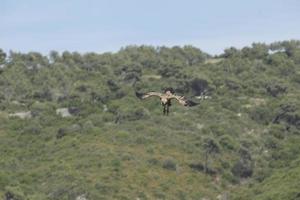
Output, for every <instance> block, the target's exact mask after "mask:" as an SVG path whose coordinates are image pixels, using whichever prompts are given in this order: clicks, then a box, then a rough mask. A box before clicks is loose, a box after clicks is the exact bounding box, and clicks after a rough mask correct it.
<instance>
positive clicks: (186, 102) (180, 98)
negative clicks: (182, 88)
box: [171, 95, 199, 107]
mask: <svg viewBox="0 0 300 200" xmlns="http://www.w3.org/2000/svg"><path fill="white" fill-rule="evenodd" d="M171 99H176V100H177V101H178V102H179V103H180V104H181V105H183V106H190V107H191V106H196V105H198V104H199V103H196V102H193V101H192V100H188V99H186V98H185V97H184V96H177V95H172V97H171Z"/></svg>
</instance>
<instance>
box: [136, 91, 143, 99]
mask: <svg viewBox="0 0 300 200" xmlns="http://www.w3.org/2000/svg"><path fill="white" fill-rule="evenodd" d="M135 96H137V98H139V99H143V96H144V94H143V93H140V92H135Z"/></svg>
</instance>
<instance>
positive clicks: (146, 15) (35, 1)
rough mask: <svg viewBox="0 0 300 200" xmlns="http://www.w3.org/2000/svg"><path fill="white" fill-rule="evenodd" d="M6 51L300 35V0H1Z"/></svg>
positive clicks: (216, 49) (225, 42)
mask: <svg viewBox="0 0 300 200" xmlns="http://www.w3.org/2000/svg"><path fill="white" fill-rule="evenodd" d="M0 4H1V6H0V48H2V49H4V50H5V51H9V50H13V51H21V52H28V51H39V52H42V53H44V54H47V53H49V51H51V50H57V51H60V52H62V51H64V50H68V51H78V52H81V53H84V52H91V51H94V52H99V53H102V52H107V51H112V52H115V51H118V50H119V49H120V48H121V47H124V46H126V45H142V44H145V45H154V46H162V45H165V46H174V45H193V46H196V47H198V48H200V49H201V50H203V51H206V52H208V53H210V54H219V53H222V52H223V50H224V49H225V48H228V47H230V46H235V47H237V48H241V47H243V46H247V45H251V43H253V42H266V43H270V42H273V41H279V40H289V39H300V1H298V0H251V1H242V0H226V1H225V0H223V1H222V0H219V1H217V0H206V1H203V0H147V1H146V0H123V1H122V0H98V1H96V0H85V1H84V0H51V1H42V0H26V1H21V0H1V3H0Z"/></svg>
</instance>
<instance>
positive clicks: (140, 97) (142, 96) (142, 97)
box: [135, 92, 162, 99]
mask: <svg viewBox="0 0 300 200" xmlns="http://www.w3.org/2000/svg"><path fill="white" fill-rule="evenodd" d="M135 95H136V96H137V97H138V98H139V99H146V98H148V97H153V96H157V97H159V98H161V97H162V94H161V93H159V92H147V93H139V92H135Z"/></svg>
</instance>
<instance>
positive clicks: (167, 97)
mask: <svg viewBox="0 0 300 200" xmlns="http://www.w3.org/2000/svg"><path fill="white" fill-rule="evenodd" d="M136 96H137V97H138V98H140V99H146V98H148V97H152V96H156V97H159V98H160V101H161V105H162V106H163V114H164V115H165V114H166V115H168V114H169V107H170V106H171V100H172V99H175V100H177V101H178V102H179V103H180V104H181V105H183V106H195V105H198V103H195V102H193V101H191V100H188V99H186V98H185V97H184V96H178V95H175V94H174V92H173V90H172V89H166V90H165V93H160V92H147V93H138V92H136Z"/></svg>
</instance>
